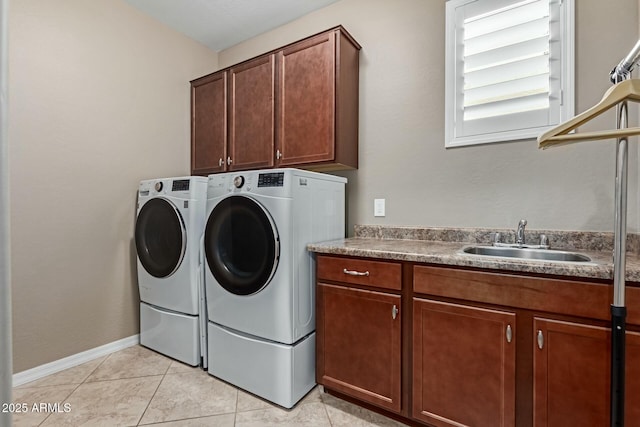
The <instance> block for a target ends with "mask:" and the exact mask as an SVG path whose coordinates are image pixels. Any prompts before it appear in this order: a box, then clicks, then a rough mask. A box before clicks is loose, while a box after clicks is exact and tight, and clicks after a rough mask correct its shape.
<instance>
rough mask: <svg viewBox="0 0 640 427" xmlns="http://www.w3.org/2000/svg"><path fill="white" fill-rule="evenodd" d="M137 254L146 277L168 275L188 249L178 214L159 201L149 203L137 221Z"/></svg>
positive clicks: (173, 270)
mask: <svg viewBox="0 0 640 427" xmlns="http://www.w3.org/2000/svg"><path fill="white" fill-rule="evenodd" d="M135 234H136V236H135V238H136V251H137V252H138V259H139V260H140V263H141V264H142V266H143V267H144V269H145V270H147V272H148V273H149V274H151V275H152V276H154V277H158V278H163V277H168V276H171V275H172V274H173V273H175V271H176V270H177V269H178V267H179V266H180V263H181V262H182V259H183V258H184V253H185V249H186V247H187V233H186V229H185V225H184V220H183V219H182V215H181V214H180V211H179V210H178V209H177V208H176V206H175V205H174V204H173V203H171V202H170V201H168V200H166V199H162V198H154V199H151V200H149V201H148V202H147V203H145V204H144V205H143V206H142V209H140V212H139V213H138V219H137V220H136V233H135Z"/></svg>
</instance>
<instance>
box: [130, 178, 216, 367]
mask: <svg viewBox="0 0 640 427" xmlns="http://www.w3.org/2000/svg"><path fill="white" fill-rule="evenodd" d="M206 195H207V178H205V177H177V178H162V179H152V180H146V181H142V182H140V186H139V188H138V209H137V216H136V225H135V243H136V252H137V264H138V287H139V290H140V344H142V345H144V346H145V347H149V348H151V349H153V350H156V351H158V352H160V353H163V354H165V355H167V356H170V357H172V358H174V359H177V360H180V361H181V362H184V363H188V364H189V365H192V366H198V365H200V364H201V363H203V362H205V363H206V349H207V346H206V314H205V305H204V283H203V274H202V273H203V271H202V263H203V256H202V254H201V251H200V247H201V241H202V234H203V232H204V218H205V209H206ZM203 359H204V360H203ZM205 367H206V364H205Z"/></svg>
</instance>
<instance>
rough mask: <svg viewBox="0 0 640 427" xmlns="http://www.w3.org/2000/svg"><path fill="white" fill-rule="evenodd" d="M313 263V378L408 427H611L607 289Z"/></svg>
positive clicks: (628, 401)
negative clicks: (380, 409)
mask: <svg viewBox="0 0 640 427" xmlns="http://www.w3.org/2000/svg"><path fill="white" fill-rule="evenodd" d="M317 261H318V264H317V281H318V282H317V288H316V289H317V311H316V326H317V328H316V332H317V334H316V338H317V348H316V356H317V360H316V363H317V365H316V368H317V369H316V380H317V382H318V383H319V384H322V385H324V386H325V388H326V389H327V390H329V391H335V392H338V393H341V394H342V395H347V396H350V397H352V398H355V399H357V400H359V401H360V402H363V403H368V404H371V405H374V406H376V407H378V408H382V409H383V410H386V411H390V412H392V413H393V414H391V415H394V416H400V417H401V418H402V419H405V421H406V422H409V423H411V424H412V425H418V423H419V425H425V426H433V427H445V426H457V427H461V426H473V427H485V426H486V427H512V426H516V425H517V426H518V427H547V426H550V427H567V426H589V427H591V426H594V427H596V426H598V427H599V426H606V425H609V418H610V409H609V407H610V397H609V396H610V390H609V384H610V345H611V333H610V328H607V327H606V325H607V323H608V307H609V299H610V290H611V288H610V285H609V284H607V283H601V282H596V281H590V282H589V281H577V280H570V279H553V278H545V277H535V276H525V275H515V274H501V273H494V272H488V271H477V270H470V269H455V268H443V267H435V266H427V265H419V264H413V263H410V262H392V261H386V260H369V259H363V258H350V257H339V256H335V257H333V256H318V258H317ZM411 286H412V287H411ZM638 291H640V289H638V287H633V286H632V287H630V288H629V289H628V295H629V300H630V301H631V300H633V301H631V304H629V305H628V317H627V320H628V324H629V326H630V330H629V331H627V334H626V387H625V390H626V393H625V425H626V426H627V427H640V333H638V332H633V330H634V329H635V330H637V327H638V325H640V313H639V312H638V308H637V307H638V305H637V304H634V303H633V302H634V301H638V300H640V293H639V292H638ZM403 325H404V326H403ZM516 329H517V330H516Z"/></svg>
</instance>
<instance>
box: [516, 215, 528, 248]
mask: <svg viewBox="0 0 640 427" xmlns="http://www.w3.org/2000/svg"><path fill="white" fill-rule="evenodd" d="M526 225H527V220H526V219H521V220H520V222H519V223H518V230H516V244H517V245H524V244H525V243H526V242H525V238H524V227H526Z"/></svg>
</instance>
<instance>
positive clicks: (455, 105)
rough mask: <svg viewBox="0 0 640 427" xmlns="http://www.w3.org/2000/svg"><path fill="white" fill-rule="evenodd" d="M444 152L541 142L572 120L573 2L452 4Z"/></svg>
mask: <svg viewBox="0 0 640 427" xmlns="http://www.w3.org/2000/svg"><path fill="white" fill-rule="evenodd" d="M446 14H447V25H446V28H447V34H446V56H447V57H446V76H445V81H446V85H445V86H446V88H445V90H446V97H445V100H446V101H445V108H446V113H445V121H446V123H445V126H446V131H445V136H446V146H447V147H455V146H462V145H472V144H484V143H490V142H498V141H513V140H519V139H528V138H535V137H537V136H538V135H539V134H540V133H541V132H543V131H545V130H546V129H548V128H550V127H552V126H555V125H557V124H559V123H561V122H562V121H564V120H566V119H568V118H570V117H572V116H573V114H574V112H573V110H574V101H573V62H574V60H573V56H574V54H573V39H574V35H573V0H517V1H514V0H449V1H448V2H447V6H446Z"/></svg>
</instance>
